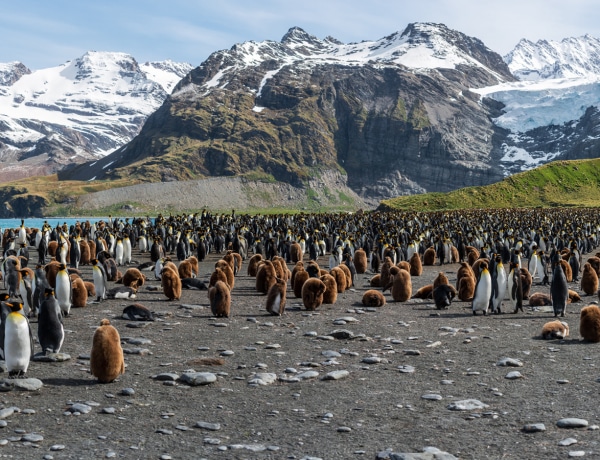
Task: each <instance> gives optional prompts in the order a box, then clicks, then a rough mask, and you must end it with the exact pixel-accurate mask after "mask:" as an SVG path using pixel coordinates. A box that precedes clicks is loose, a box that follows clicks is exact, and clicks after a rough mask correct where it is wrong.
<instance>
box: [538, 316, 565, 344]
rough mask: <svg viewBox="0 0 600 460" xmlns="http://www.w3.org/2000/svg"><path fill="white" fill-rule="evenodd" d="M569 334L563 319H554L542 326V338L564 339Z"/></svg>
mask: <svg viewBox="0 0 600 460" xmlns="http://www.w3.org/2000/svg"><path fill="white" fill-rule="evenodd" d="M568 335H569V325H568V324H567V323H565V322H564V321H559V320H557V319H555V320H554V321H549V322H547V323H546V324H544V325H543V326H542V339H544V340H552V339H564V338H565V337H567V336H568Z"/></svg>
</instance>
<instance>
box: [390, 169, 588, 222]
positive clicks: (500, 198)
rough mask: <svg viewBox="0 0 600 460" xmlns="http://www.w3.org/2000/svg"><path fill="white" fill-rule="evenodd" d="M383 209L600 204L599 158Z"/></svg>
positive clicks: (403, 200) (423, 196)
mask: <svg viewBox="0 0 600 460" xmlns="http://www.w3.org/2000/svg"><path fill="white" fill-rule="evenodd" d="M381 205H382V206H381V207H382V208H387V209H398V210H400V209H402V210H413V211H438V210H452V209H472V208H496V209H498V208H511V207H524V208H528V207H600V159H593V160H573V161H557V162H553V163H549V164H547V165H544V166H541V167H539V168H536V169H533V170H531V171H526V172H523V173H518V174H514V175H513V176H510V177H508V178H506V179H504V180H503V181H501V182H497V183H495V184H491V185H486V186H482V187H466V188H462V189H459V190H455V191H453V192H449V193H425V194H420V195H411V196H401V197H396V198H391V199H389V200H383V201H382V202H381Z"/></svg>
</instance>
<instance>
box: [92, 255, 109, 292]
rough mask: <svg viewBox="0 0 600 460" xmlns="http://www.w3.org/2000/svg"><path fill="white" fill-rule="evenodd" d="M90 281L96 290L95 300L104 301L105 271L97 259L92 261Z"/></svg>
mask: <svg viewBox="0 0 600 460" xmlns="http://www.w3.org/2000/svg"><path fill="white" fill-rule="evenodd" d="M92 279H93V281H94V288H95V289H96V300H97V301H98V302H100V301H101V300H105V299H106V271H105V270H104V267H103V266H102V264H101V263H100V262H99V261H98V259H92Z"/></svg>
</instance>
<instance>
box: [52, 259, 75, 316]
mask: <svg viewBox="0 0 600 460" xmlns="http://www.w3.org/2000/svg"><path fill="white" fill-rule="evenodd" d="M54 292H55V293H56V300H57V301H58V304H59V305H60V309H61V311H62V312H63V314H64V315H65V316H69V313H70V312H71V304H72V301H73V292H72V291H71V279H70V278H69V272H68V271H67V266H66V265H65V264H60V266H59V270H58V273H57V274H56V287H55V291H54Z"/></svg>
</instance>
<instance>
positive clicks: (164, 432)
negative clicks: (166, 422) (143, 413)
mask: <svg viewBox="0 0 600 460" xmlns="http://www.w3.org/2000/svg"><path fill="white" fill-rule="evenodd" d="M156 433H159V434H173V431H172V430H168V429H166V428H159V429H158V430H156Z"/></svg>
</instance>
